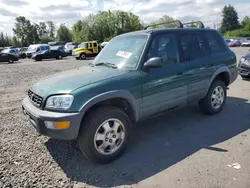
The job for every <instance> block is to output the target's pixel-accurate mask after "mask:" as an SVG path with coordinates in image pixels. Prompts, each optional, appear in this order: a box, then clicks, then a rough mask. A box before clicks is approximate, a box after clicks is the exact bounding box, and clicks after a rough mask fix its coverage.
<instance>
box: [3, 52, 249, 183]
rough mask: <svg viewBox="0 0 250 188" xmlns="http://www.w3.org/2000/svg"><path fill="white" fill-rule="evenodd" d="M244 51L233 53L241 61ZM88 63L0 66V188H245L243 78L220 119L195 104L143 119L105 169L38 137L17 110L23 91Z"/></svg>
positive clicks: (68, 146) (71, 147)
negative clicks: (208, 114)
mask: <svg viewBox="0 0 250 188" xmlns="http://www.w3.org/2000/svg"><path fill="white" fill-rule="evenodd" d="M247 50H248V48H237V49H234V51H235V52H236V53H237V56H238V58H239V57H240V56H241V55H243V54H245V53H246V51H247ZM88 63H89V61H76V60H73V59H70V58H68V59H64V60H57V61H42V62H33V61H31V60H22V61H21V63H15V64H4V63H2V64H0V99H1V103H0V119H1V123H0V187H92V186H93V187H95V186H96V187H112V186H115V187H118V186H121V187H150V188H152V187H164V188H165V187H171V188H174V187H177V188H182V187H183V188H188V187H192V188H193V187H195V188H221V187H229V188H235V187H237V188H249V187H250V160H249V159H250V131H249V128H250V103H249V100H250V83H249V81H243V80H241V78H240V77H239V78H238V79H237V81H236V82H235V83H234V84H233V85H231V86H230V90H229V91H228V95H229V97H228V101H227V105H226V107H225V109H224V111H223V112H222V113H221V114H219V115H216V116H212V117H211V116H205V115H203V114H201V113H200V111H199V109H198V107H197V105H196V104H194V105H192V106H189V107H187V108H183V109H179V110H177V111H174V112H171V113H168V114H164V115H162V116H158V117H155V118H152V119H150V120H147V121H146V122H141V123H139V124H138V125H137V126H136V127H135V129H134V131H133V139H132V141H131V143H130V147H129V149H128V150H127V152H126V153H125V154H124V155H123V157H122V158H120V159H119V160H117V161H115V162H114V163H112V164H109V165H102V166H98V165H94V164H90V163H89V162H87V161H85V160H84V159H83V158H82V156H81V153H80V151H79V149H78V148H77V146H76V143H75V142H74V141H58V140H53V139H50V138H47V137H44V136H39V135H38V134H37V133H36V132H35V131H34V130H33V128H32V127H31V125H30V124H29V122H28V121H27V120H26V118H25V117H24V116H23V115H22V112H21V101H22V99H23V98H24V97H25V96H26V95H27V90H28V88H29V87H30V86H31V85H32V84H33V83H34V82H36V81H37V80H39V79H41V78H42V77H44V76H47V75H51V74H53V73H56V72H59V71H63V70H68V69H72V68H75V67H80V66H82V65H86V64H88ZM234 163H237V164H234Z"/></svg>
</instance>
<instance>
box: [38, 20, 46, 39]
mask: <svg viewBox="0 0 250 188" xmlns="http://www.w3.org/2000/svg"><path fill="white" fill-rule="evenodd" d="M37 31H38V35H39V37H42V36H45V35H48V30H47V25H46V23H45V22H39V25H38V27H37Z"/></svg>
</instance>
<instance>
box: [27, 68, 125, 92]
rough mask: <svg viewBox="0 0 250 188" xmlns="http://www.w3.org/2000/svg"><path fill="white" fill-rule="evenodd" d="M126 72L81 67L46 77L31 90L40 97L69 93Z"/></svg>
mask: <svg viewBox="0 0 250 188" xmlns="http://www.w3.org/2000/svg"><path fill="white" fill-rule="evenodd" d="M126 72H128V71H126V70H122V71H121V70H119V69H113V68H108V67H103V66H101V67H91V66H83V67H80V68H77V69H73V70H69V71H64V72H60V73H57V74H54V75H52V76H48V77H46V78H44V79H42V80H40V81H39V82H37V83H36V84H34V85H33V86H32V87H31V90H32V91H33V92H35V93H36V94H38V95H40V96H42V97H46V96H49V95H52V94H62V93H71V92H72V91H73V90H75V89H77V88H80V87H83V86H86V85H89V84H91V83H94V82H98V81H103V80H105V79H109V78H112V77H115V76H118V75H121V74H125V73H126Z"/></svg>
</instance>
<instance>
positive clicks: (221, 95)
mask: <svg viewBox="0 0 250 188" xmlns="http://www.w3.org/2000/svg"><path fill="white" fill-rule="evenodd" d="M226 97H227V89H226V85H225V83H224V82H223V81H221V80H215V81H214V82H213V83H212V85H211V87H210V88H209V90H208V93H207V95H206V97H205V98H203V99H201V100H200V101H199V106H200V109H201V111H202V112H203V113H206V114H209V115H214V114H217V113H219V112H221V110H222V109H223V107H224V105H225V102H226Z"/></svg>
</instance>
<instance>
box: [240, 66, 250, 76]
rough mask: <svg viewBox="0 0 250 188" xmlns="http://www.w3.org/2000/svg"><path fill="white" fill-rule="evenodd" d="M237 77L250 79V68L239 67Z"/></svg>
mask: <svg viewBox="0 0 250 188" xmlns="http://www.w3.org/2000/svg"><path fill="white" fill-rule="evenodd" d="M238 73H239V75H241V76H249V77H250V66H247V65H242V64H241V65H240V66H239V71H238Z"/></svg>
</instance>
